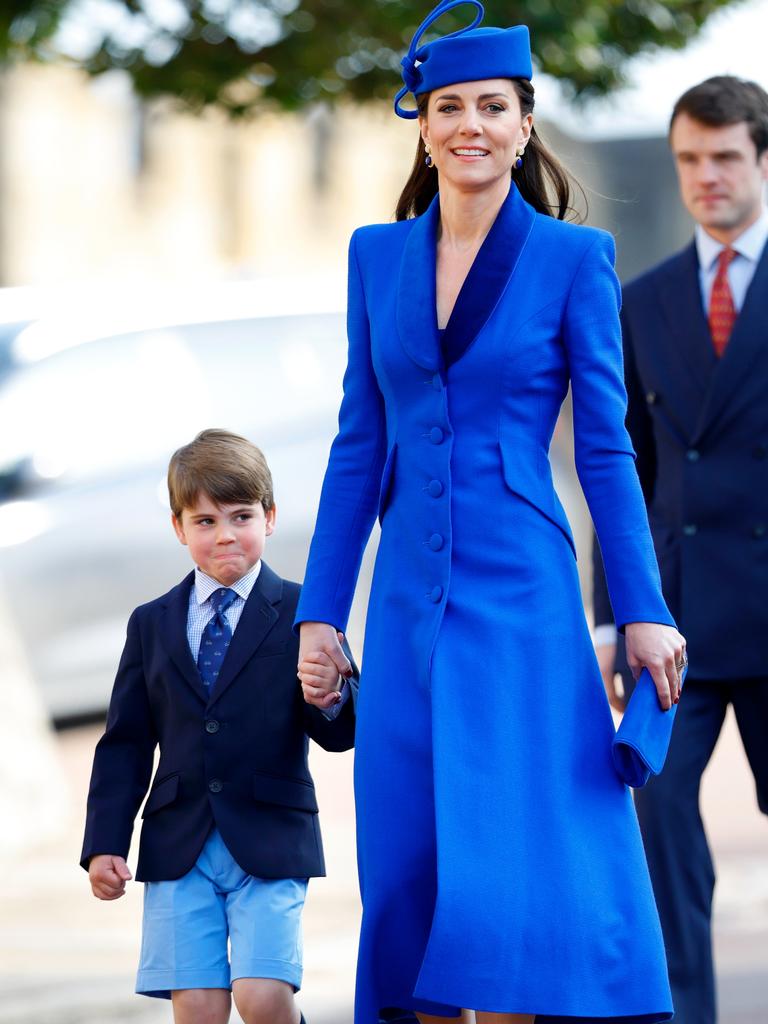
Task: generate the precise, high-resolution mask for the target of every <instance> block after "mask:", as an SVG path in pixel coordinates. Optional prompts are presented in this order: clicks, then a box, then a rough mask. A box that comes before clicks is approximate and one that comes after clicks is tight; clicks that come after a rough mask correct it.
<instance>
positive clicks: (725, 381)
mask: <svg viewBox="0 0 768 1024" xmlns="http://www.w3.org/2000/svg"><path fill="white" fill-rule="evenodd" d="M767 347H768V247H766V249H764V250H763V254H762V256H761V257H760V262H759V263H758V264H757V267H756V269H755V274H754V277H753V278H752V281H751V283H750V286H749V289H748V290H747V294H746V297H745V299H744V305H743V306H742V308H741V311H740V313H739V315H738V317H737V319H736V323H735V325H734V328H733V334H732V335H731V337H730V340H729V341H728V345H727V346H726V349H725V352H724V353H723V355H722V357H721V358H720V359H719V360H716V362H717V364H718V365H717V368H716V370H715V373H714V375H713V378H712V387H711V389H710V392H709V395H708V396H707V401H706V402H705V404H704V408H703V409H702V412H701V419H700V420H699V430H698V432H697V435H698V436H701V435H702V434H704V433H705V431H706V430H707V429H708V428H709V426H711V424H712V423H713V422H714V421H715V419H716V418H717V416H718V415H719V414H720V412H721V411H722V409H723V406H724V405H725V404H726V403H727V402H728V399H729V398H730V396H731V395H732V394H733V391H734V390H735V389H736V388H737V387H738V386H739V384H740V382H741V381H742V380H743V379H744V377H745V376H746V375H747V374H748V373H749V371H750V369H751V367H752V364H753V363H754V362H755V359H757V357H758V355H759V354H760V353H761V352H765V351H766V348H767Z"/></svg>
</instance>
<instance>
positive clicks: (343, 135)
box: [0, 65, 689, 285]
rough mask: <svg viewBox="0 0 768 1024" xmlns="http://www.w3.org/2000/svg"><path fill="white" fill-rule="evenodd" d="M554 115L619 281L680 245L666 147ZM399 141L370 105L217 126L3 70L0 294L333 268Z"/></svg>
mask: <svg viewBox="0 0 768 1024" xmlns="http://www.w3.org/2000/svg"><path fill="white" fill-rule="evenodd" d="M537 113H539V112H538V111H537ZM552 113H553V112H552V111H547V110H542V111H540V114H541V116H542V117H543V118H544V119H545V123H544V128H543V131H544V135H545V137H546V138H549V140H550V141H551V142H552V144H553V145H554V148H555V149H556V151H557V152H558V153H559V154H560V155H561V156H562V157H563V158H564V159H565V160H566V162H567V163H568V164H569V166H570V167H571V168H572V170H573V171H574V172H575V173H576V174H577V176H578V177H579V178H580V179H581V180H582V181H583V183H584V184H585V186H586V188H587V194H588V198H589V205H590V216H589V219H590V222H591V223H595V224H599V225H601V226H605V227H608V228H609V229H610V230H612V231H614V233H616V234H617V236H618V241H619V271H620V273H622V274H623V275H626V274H631V273H635V272H637V271H638V270H640V269H642V268H643V267H644V266H647V265H648V264H649V263H650V262H653V261H654V260H655V259H657V258H658V257H659V256H661V255H663V254H665V253H667V252H669V251H671V249H673V248H674V247H675V246H676V245H678V244H680V243H681V242H682V241H683V240H684V238H685V237H686V234H687V233H688V231H689V227H688V224H687V222H686V220H685V217H684V214H683V213H682V212H681V209H680V206H679V203H678V201H677V192H676V185H675V182H674V174H673V168H672V164H671V161H670V159H669V156H668V154H667V150H666V141H665V140H664V139H660V138H646V139H636V140H627V139H612V140H606V141H601V142H590V141H585V140H584V139H582V138H579V137H574V135H571V136H566V135H564V134H563V133H562V132H559V131H558V130H557V128H556V127H555V126H554V125H553V124H551V123H548V122H547V121H546V117H547V115H548V114H549V115H551V114H552ZM584 120H585V136H586V135H588V134H589V133H588V128H589V114H588V112H587V111H585V113H584ZM415 138H416V127H415V125H414V124H412V123H409V122H403V121H401V120H400V119H398V118H395V117H394V116H392V114H391V111H390V109H389V108H388V107H387V106H386V105H380V104H370V105H366V106H363V107H351V106H344V105H342V106H341V107H339V108H337V109H336V110H335V111H329V110H328V109H326V108H323V107H317V108H314V109H312V110H309V111H307V112H304V113H301V114H282V113H276V112H266V113H263V114H261V115H259V116H257V117H255V118H253V119H251V120H248V121H244V122H232V121H229V120H227V119H226V118H225V117H224V116H223V115H222V114H220V113H217V112H216V111H207V112H205V113H204V114H202V115H201V116H195V115H192V114H189V113H181V112H179V110H178V109H177V108H176V107H175V106H174V104H173V103H171V102H170V101H169V102H162V103H160V102H154V103H152V104H149V105H144V104H141V103H140V102H138V101H137V100H136V98H135V97H134V96H133V94H132V92H131V89H130V86H129V83H128V80H127V77H126V76H124V75H122V74H121V73H120V72H111V73H109V74H108V75H105V76H103V77H101V78H99V79H96V80H91V79H88V78H87V77H86V76H85V75H83V74H82V73H80V72H77V71H75V70H72V69H69V68H65V67H60V66H52V65H48V66H42V65H35V66H24V67H20V68H16V69H13V70H11V71H7V72H5V74H4V75H3V76H2V77H0V283H2V284H6V285H15V284H44V285H45V284H57V285H60V284H62V283H64V282H67V281H76V280H77V281H83V280H86V279H94V280H105V279H110V280H120V279H126V280H132V279H135V280H142V279H151V280H154V281H157V280H161V281H162V280H168V281H178V280H186V279H188V278H189V277H192V278H200V277H202V278H205V277H206V276H211V275H212V276H214V277H217V278H221V277H249V276H253V275H259V274H262V273H270V274H273V273H282V272H286V271H290V270H292V269H296V270H298V271H308V270H317V269H323V270H327V269H333V268H341V267H343V266H344V263H345V253H346V246H347V240H348V238H349V235H350V233H351V231H352V230H353V228H354V227H355V226H356V225H358V224H361V223H367V222H371V221H387V220H389V219H391V217H392V211H393V209H394V205H395V202H396V199H397V195H398V192H399V189H400V188H401V186H402V184H403V182H404V180H405V177H406V176H407V173H408V170H409V168H410V165H411V161H412V159H413V153H414V149H415Z"/></svg>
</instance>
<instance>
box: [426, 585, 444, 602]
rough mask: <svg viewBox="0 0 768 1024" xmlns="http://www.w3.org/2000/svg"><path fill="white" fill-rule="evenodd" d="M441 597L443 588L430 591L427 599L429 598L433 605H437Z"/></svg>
mask: <svg viewBox="0 0 768 1024" xmlns="http://www.w3.org/2000/svg"><path fill="white" fill-rule="evenodd" d="M442 596H443V588H442V587H434V588H433V589H432V593H431V594H430V595H429V598H430V600H431V601H434V603H435V604H438V603H439V601H440V599H441V597H442Z"/></svg>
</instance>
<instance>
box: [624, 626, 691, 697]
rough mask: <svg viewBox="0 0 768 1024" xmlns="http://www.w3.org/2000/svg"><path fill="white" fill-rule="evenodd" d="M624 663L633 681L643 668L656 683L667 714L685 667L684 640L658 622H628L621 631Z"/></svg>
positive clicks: (672, 629)
mask: <svg viewBox="0 0 768 1024" xmlns="http://www.w3.org/2000/svg"><path fill="white" fill-rule="evenodd" d="M624 639H625V641H626V649H627V663H628V664H629V667H630V669H631V671H632V675H633V676H634V677H635V679H637V678H638V677H639V675H640V673H641V672H642V671H643V669H644V668H647V669H648V671H649V672H650V674H651V677H652V679H653V681H654V683H655V684H656V692H657V694H658V695H659V704H660V705H661V707H662V709H663V710H664V711H669V709H670V708H671V707H672V705H673V704H677V702H678V701H679V700H680V687H681V686H682V681H683V669H684V668H685V666H686V665H687V664H688V657H687V655H686V653H685V637H684V636H682V635H681V634H680V633H678V631H677V630H676V629H675V628H674V626H664V625H662V624H661V623H658V622H629V623H627V625H626V626H625V628H624Z"/></svg>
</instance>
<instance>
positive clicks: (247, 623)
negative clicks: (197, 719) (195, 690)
mask: <svg viewBox="0 0 768 1024" xmlns="http://www.w3.org/2000/svg"><path fill="white" fill-rule="evenodd" d="M282 593H283V583H282V580H281V579H280V577H279V576H278V575H277V573H274V572H273V571H272V570H271V569H270V568H269V566H268V565H267V564H266V562H262V563H261V570H260V572H259V575H258V577H257V579H256V582H255V583H254V585H253V590H252V591H251V593H250V595H249V597H248V600H247V601H246V602H245V607H244V608H243V612H242V615H241V616H240V621H239V622H238V624H237V629H236V630H235V634H234V636H233V637H232V642H231V643H230V645H229V650H228V651H227V655H226V657H225V658H224V664H223V665H222V666H221V672H220V673H219V678H218V679H217V680H216V685H215V686H214V687H213V690H212V692H211V698H210V703H211V704H212V703H213V702H214V701H216V700H218V699H219V697H221V695H222V694H223V693H224V691H225V690H226V689H227V688H228V687H229V686H230V685H231V684H232V682H233V680H234V679H235V677H236V676H237V675H238V673H239V672H241V671H242V669H243V667H244V666H245V664H246V663H247V662H248V660H249V659H250V658H251V657H252V656H253V655H254V654H255V653H256V650H257V648H258V647H259V645H260V644H261V643H263V641H264V639H265V637H266V636H267V634H268V633H269V631H270V630H271V629H272V627H273V626H274V624H275V623H276V622H277V620H278V618H279V615H278V612H277V609H276V607H275V605H277V604H279V603H280V599H281V597H282Z"/></svg>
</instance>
